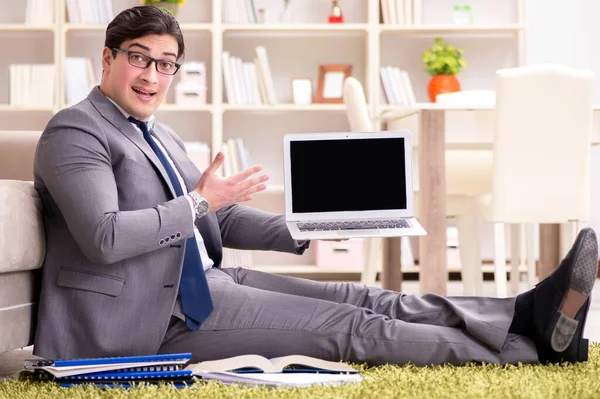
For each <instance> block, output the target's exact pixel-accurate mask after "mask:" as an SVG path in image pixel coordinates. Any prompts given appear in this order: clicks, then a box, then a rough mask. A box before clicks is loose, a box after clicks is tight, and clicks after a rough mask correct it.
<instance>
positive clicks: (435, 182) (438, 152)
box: [419, 110, 448, 295]
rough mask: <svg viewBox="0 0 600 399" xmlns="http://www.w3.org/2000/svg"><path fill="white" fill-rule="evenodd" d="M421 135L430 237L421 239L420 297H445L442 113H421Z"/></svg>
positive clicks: (423, 218) (422, 195) (423, 212)
mask: <svg viewBox="0 0 600 399" xmlns="http://www.w3.org/2000/svg"><path fill="white" fill-rule="evenodd" d="M419 119H420V132H419V203H420V211H419V213H420V215H419V217H420V222H421V224H422V225H423V227H424V228H425V231H427V235H425V236H421V237H419V280H420V283H421V293H422V294H425V293H436V294H439V295H446V286H447V281H448V268H447V259H446V153H445V151H446V150H445V142H446V140H445V137H444V135H445V133H446V132H445V130H446V129H445V118H444V111H441V110H421V115H420V118H419Z"/></svg>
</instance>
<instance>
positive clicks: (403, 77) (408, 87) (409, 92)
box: [400, 71, 417, 105]
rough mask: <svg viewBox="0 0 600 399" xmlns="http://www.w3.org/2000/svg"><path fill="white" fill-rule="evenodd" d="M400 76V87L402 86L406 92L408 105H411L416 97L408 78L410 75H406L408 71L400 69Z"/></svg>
mask: <svg viewBox="0 0 600 399" xmlns="http://www.w3.org/2000/svg"><path fill="white" fill-rule="evenodd" d="M400 78H401V81H402V87H403V88H404V91H405V92H406V97H407V100H408V105H413V104H416V103H417V99H416V96H415V91H414V89H413V85H412V82H411V80H410V76H409V75H408V72H406V71H400Z"/></svg>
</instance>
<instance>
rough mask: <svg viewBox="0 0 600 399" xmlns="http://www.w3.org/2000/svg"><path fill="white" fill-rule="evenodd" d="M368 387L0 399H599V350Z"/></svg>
mask: <svg viewBox="0 0 600 399" xmlns="http://www.w3.org/2000/svg"><path fill="white" fill-rule="evenodd" d="M363 377H364V381H363V382H362V383H360V384H352V385H346V386H337V387H310V388H302V389H299V388H295V389H270V388H261V387H253V388H248V387H239V386H223V385H219V384H217V383H214V382H210V383H202V382H198V383H196V384H195V385H194V386H193V387H190V388H186V389H175V388H172V387H169V386H161V387H157V386H141V387H136V388H134V389H129V390H125V389H110V390H105V391H103V390H101V389H97V388H92V387H89V386H87V387H75V388H68V389H67V388H60V387H58V386H57V385H56V384H53V383H47V382H46V383H34V382H30V381H19V380H15V379H13V380H3V381H0V398H20V399H25V398H94V399H96V398H148V399H150V398H236V399H237V398H251V399H260V398H275V397H277V398H290V399H293V398H308V397H315V398H319V399H327V398H365V397H373V398H389V397H403V398H428V399H431V398H453V399H454V398H486V399H488V398H503V399H504V398H599V397H600V344H598V343H596V344H593V345H592V346H591V347H590V360H589V361H588V362H587V363H579V364H575V365H570V364H564V365H550V366H542V365H520V366H492V365H483V366H481V365H467V366H462V367H453V366H440V367H424V368H418V367H413V366H404V367H399V366H381V367H373V368H367V369H364V373H363Z"/></svg>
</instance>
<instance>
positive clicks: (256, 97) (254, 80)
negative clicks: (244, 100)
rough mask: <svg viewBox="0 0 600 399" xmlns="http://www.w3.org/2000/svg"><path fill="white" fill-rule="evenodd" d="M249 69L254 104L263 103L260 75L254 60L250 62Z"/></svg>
mask: <svg viewBox="0 0 600 399" xmlns="http://www.w3.org/2000/svg"><path fill="white" fill-rule="evenodd" d="M248 65H249V66H248V70H249V72H250V84H251V89H252V99H253V103H254V104H262V99H261V98H260V87H259V83H258V76H257V73H256V64H255V63H254V62H250V63H248Z"/></svg>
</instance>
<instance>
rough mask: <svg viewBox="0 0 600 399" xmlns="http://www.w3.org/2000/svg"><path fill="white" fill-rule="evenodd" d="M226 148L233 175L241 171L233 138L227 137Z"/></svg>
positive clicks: (238, 155)
mask: <svg viewBox="0 0 600 399" xmlns="http://www.w3.org/2000/svg"><path fill="white" fill-rule="evenodd" d="M227 149H228V150H229V154H230V159H231V174H232V175H235V174H236V173H239V172H240V171H241V169H240V154H239V153H238V147H237V144H236V142H235V139H234V138H229V139H227Z"/></svg>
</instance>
